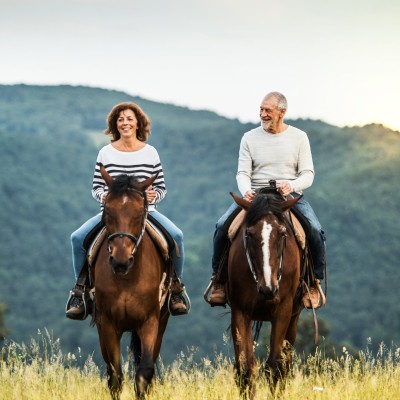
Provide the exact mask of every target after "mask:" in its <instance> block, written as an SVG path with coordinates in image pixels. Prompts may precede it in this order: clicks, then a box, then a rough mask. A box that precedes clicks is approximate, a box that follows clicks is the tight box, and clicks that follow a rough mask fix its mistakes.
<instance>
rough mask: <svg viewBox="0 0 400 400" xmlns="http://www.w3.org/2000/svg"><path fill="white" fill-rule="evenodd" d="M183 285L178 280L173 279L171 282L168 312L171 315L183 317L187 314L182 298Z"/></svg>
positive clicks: (184, 301) (186, 307)
mask: <svg viewBox="0 0 400 400" xmlns="http://www.w3.org/2000/svg"><path fill="white" fill-rule="evenodd" d="M185 291H186V290H185V285H184V284H183V283H182V281H181V280H180V279H179V278H174V279H173V280H172V282H171V296H170V301H169V310H170V312H171V314H172V315H185V314H188V313H189V310H188V306H187V301H186V298H185V296H184V293H185Z"/></svg>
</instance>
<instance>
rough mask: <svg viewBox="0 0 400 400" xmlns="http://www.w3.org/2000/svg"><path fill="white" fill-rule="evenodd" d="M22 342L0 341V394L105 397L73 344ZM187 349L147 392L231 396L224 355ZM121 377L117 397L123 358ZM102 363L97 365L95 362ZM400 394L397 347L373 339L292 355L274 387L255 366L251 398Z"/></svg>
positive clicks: (44, 337) (91, 366)
mask: <svg viewBox="0 0 400 400" xmlns="http://www.w3.org/2000/svg"><path fill="white" fill-rule="evenodd" d="M39 336H40V338H39V340H32V341H31V342H30V343H29V344H17V343H13V342H10V343H6V344H5V345H4V347H3V349H2V359H1V361H0V400H10V399H15V400H21V399H29V400H32V399H41V400H54V399H60V400H61V399H63V400H68V399H71V400H76V399H96V400H101V399H110V398H111V397H110V395H109V392H108V389H107V382H106V377H105V376H104V374H103V373H102V372H100V368H99V367H98V366H97V365H95V363H94V362H93V361H92V360H91V359H90V358H88V359H87V360H86V362H85V363H84V365H83V366H82V367H78V366H77V365H78V364H79V358H80V352H79V349H78V351H77V354H71V353H69V354H62V352H61V351H60V348H59V340H53V339H52V338H51V337H50V335H49V334H48V332H44V333H43V334H42V333H41V332H39ZM194 354H195V350H194V349H192V350H190V351H188V354H180V355H179V356H178V357H177V359H176V360H175V361H174V362H173V363H172V365H169V366H163V365H161V366H159V370H160V371H159V372H160V373H159V374H158V377H157V379H156V381H155V383H154V385H153V388H152V391H151V393H150V394H149V395H148V397H147V398H148V399H149V400H155V399H171V400H172V399H173V400H175V399H176V400H178V399H180V400H181V399H193V400H200V399H201V400H203V399H212V400H214V399H221V400H231V399H239V398H240V396H239V392H238V390H237V388H236V386H235V384H234V372H233V363H232V360H231V359H230V358H228V357H225V356H222V355H215V356H214V357H213V358H212V359H208V358H203V359H202V360H201V361H194ZM123 368H124V375H125V378H126V379H125V383H124V388H123V392H122V395H121V400H124V399H133V398H134V387H133V378H132V374H133V372H132V368H131V366H130V362H129V360H127V361H124V363H123ZM102 369H103V368H102ZM398 398H400V348H387V347H386V346H385V345H383V344H382V345H381V346H380V347H379V350H378V351H377V352H376V353H375V354H372V352H371V351H370V350H369V349H368V347H367V349H366V350H364V351H361V352H359V354H358V356H357V357H353V356H351V355H350V354H349V353H348V352H347V350H346V349H345V348H343V349H342V353H341V354H340V355H339V356H337V357H336V359H332V358H324V357H323V356H322V355H321V354H320V353H319V352H316V354H315V355H313V356H308V357H306V358H304V357H299V356H298V355H295V357H294V362H293V369H292V372H291V374H290V377H289V379H288V380H287V384H286V387H285V388H282V389H280V390H278V391H277V392H276V393H275V394H274V395H272V394H271V392H270V391H269V388H268V385H267V383H266V381H265V379H264V378H263V375H262V374H261V373H260V377H259V379H258V383H257V392H256V399H285V400H286V399H288V400H291V399H293V400H294V399H296V400H298V399H329V400H333V399H340V400H342V399H360V400H365V399H371V400H372V399H374V400H376V399H398Z"/></svg>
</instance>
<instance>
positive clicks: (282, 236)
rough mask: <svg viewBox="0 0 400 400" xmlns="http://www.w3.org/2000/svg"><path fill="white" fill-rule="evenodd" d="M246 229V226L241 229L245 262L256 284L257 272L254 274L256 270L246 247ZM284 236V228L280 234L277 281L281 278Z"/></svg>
mask: <svg viewBox="0 0 400 400" xmlns="http://www.w3.org/2000/svg"><path fill="white" fill-rule="evenodd" d="M247 229H248V228H246V229H244V230H243V246H244V249H245V251H246V258H247V263H248V265H249V268H250V272H251V274H252V275H253V279H254V281H255V283H256V285H257V286H258V284H259V282H258V278H257V274H256V271H255V269H254V265H253V261H252V259H251V256H250V252H249V248H248V245H247V243H248V239H249V234H248V230H247ZM286 237H287V233H286V230H285V232H284V233H282V234H281V255H280V257H279V268H278V277H277V279H278V282H280V281H281V279H282V273H283V255H284V253H285V248H286Z"/></svg>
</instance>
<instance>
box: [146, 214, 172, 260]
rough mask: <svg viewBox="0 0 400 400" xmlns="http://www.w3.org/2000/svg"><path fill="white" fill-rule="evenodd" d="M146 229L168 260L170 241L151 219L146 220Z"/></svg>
mask: <svg viewBox="0 0 400 400" xmlns="http://www.w3.org/2000/svg"><path fill="white" fill-rule="evenodd" d="M146 231H147V233H148V234H149V235H150V237H151V238H152V239H153V240H154V242H155V244H156V246H157V247H158V248H159V249H160V250H161V254H162V256H163V257H164V259H165V260H168V258H169V254H168V242H167V240H166V239H165V237H164V235H163V234H162V232H161V231H160V230H159V229H158V228H157V227H156V226H155V225H154V224H152V223H151V222H150V221H149V220H147V221H146Z"/></svg>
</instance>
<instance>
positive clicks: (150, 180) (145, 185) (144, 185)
mask: <svg viewBox="0 0 400 400" xmlns="http://www.w3.org/2000/svg"><path fill="white" fill-rule="evenodd" d="M158 174H159V172H157V173H156V174H155V175H153V176H151V177H150V178H147V179H145V180H144V181H141V182H139V183H138V186H139V187H140V189H141V190H142V192H144V191H145V190H146V189H147V188H148V187H149V186H151V185H152V184H153V182H154V181H155V180H156V179H157V176H158Z"/></svg>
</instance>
